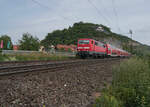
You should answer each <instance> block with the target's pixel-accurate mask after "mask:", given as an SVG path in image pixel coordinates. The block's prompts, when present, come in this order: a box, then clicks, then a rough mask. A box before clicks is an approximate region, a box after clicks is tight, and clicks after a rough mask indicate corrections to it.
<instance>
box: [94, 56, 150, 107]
mask: <svg viewBox="0 0 150 107" xmlns="http://www.w3.org/2000/svg"><path fill="white" fill-rule="evenodd" d="M103 93H104V95H107V97H108V96H109V97H108V98H109V99H108V98H107V97H106V96H105V97H104V96H103V97H100V101H99V104H103V103H102V101H103V102H104V101H105V103H106V102H108V101H109V100H110V98H111V97H112V98H113V99H114V102H115V101H116V102H117V101H118V102H120V103H118V104H120V105H122V107H150V96H149V95H150V68H149V65H148V63H147V62H146V61H145V60H142V59H139V58H132V59H129V60H128V61H125V62H123V63H121V64H120V66H119V67H114V68H113V81H112V86H111V88H106V89H105V90H104V91H103ZM104 98H105V100H103V99H104ZM106 99H107V100H106ZM108 103H110V104H111V102H108ZM116 104H117V103H116ZM96 107H101V106H96ZM108 107H109V106H108ZM111 107H113V106H111ZM116 107H117V106H116Z"/></svg>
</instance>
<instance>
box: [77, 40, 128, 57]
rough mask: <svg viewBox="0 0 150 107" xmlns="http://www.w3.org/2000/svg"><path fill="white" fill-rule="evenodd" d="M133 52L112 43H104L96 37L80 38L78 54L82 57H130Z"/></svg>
mask: <svg viewBox="0 0 150 107" xmlns="http://www.w3.org/2000/svg"><path fill="white" fill-rule="evenodd" d="M130 55H131V54H130V53H129V52H127V51H125V50H122V49H119V48H117V47H115V46H113V45H110V44H104V43H102V42H99V41H96V40H94V39H89V38H83V39H79V40H78V44H77V56H79V57H81V58H87V57H93V58H99V57H100V58H105V57H129V56H130Z"/></svg>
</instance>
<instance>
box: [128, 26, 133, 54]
mask: <svg viewBox="0 0 150 107" xmlns="http://www.w3.org/2000/svg"><path fill="white" fill-rule="evenodd" d="M129 34H130V35H131V53H132V52H133V44H132V34H133V32H132V30H131V29H130V30H129Z"/></svg>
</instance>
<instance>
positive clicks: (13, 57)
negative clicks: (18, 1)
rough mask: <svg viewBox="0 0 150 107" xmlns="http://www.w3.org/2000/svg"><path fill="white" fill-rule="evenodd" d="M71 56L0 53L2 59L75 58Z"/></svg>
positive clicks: (0, 59)
mask: <svg viewBox="0 0 150 107" xmlns="http://www.w3.org/2000/svg"><path fill="white" fill-rule="evenodd" d="M73 58H74V57H70V56H61V55H53V54H44V53H40V54H37V53H36V54H35V53H33V54H23V55H2V54H0V61H33V60H67V59H73Z"/></svg>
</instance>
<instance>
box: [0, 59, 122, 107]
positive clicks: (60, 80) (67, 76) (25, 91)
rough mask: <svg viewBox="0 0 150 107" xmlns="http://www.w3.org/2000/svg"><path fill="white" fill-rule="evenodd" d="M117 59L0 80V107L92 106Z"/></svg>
mask: <svg viewBox="0 0 150 107" xmlns="http://www.w3.org/2000/svg"><path fill="white" fill-rule="evenodd" d="M119 63H120V60H111V61H110V60H109V61H104V63H97V64H94V65H81V66H76V67H73V68H71V67H69V68H65V69H61V70H59V72H58V71H55V72H38V73H35V74H34V73H31V74H28V73H27V74H21V75H11V76H8V77H0V107H91V106H90V105H89V103H91V102H93V101H94V98H95V96H94V93H97V92H100V91H101V89H102V88H103V87H104V84H105V83H111V79H112V66H113V65H117V64H119Z"/></svg>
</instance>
